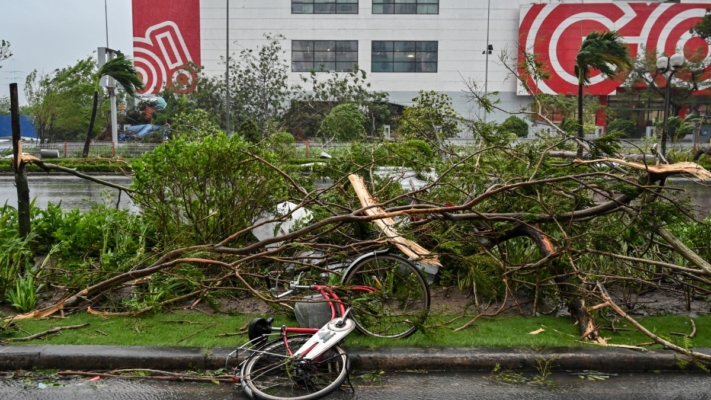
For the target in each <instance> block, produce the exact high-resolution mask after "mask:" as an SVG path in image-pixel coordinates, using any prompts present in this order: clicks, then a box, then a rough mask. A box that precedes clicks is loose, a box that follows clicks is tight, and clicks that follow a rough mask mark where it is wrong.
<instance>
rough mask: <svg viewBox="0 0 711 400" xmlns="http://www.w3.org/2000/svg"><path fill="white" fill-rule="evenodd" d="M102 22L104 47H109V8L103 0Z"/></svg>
mask: <svg viewBox="0 0 711 400" xmlns="http://www.w3.org/2000/svg"><path fill="white" fill-rule="evenodd" d="M104 20H105V21H106V47H109V7H108V6H107V5H106V0H104Z"/></svg>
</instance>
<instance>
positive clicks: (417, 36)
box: [133, 0, 711, 120]
mask: <svg viewBox="0 0 711 400" xmlns="http://www.w3.org/2000/svg"><path fill="white" fill-rule="evenodd" d="M539 3H540V4H539ZM133 7H134V10H133V14H134V36H135V38H134V43H135V46H134V54H135V60H136V66H137V68H138V69H139V71H140V72H141V75H142V77H143V80H144V82H145V83H146V85H147V91H151V92H157V91H159V90H160V89H161V88H162V86H163V85H164V84H170V82H171V81H173V80H178V81H181V82H184V81H186V80H190V79H191V77H190V76H186V75H187V74H186V73H185V72H184V71H183V72H181V71H180V67H181V66H182V65H184V64H185V63H186V62H188V61H191V62H194V63H196V64H199V65H202V66H204V70H205V71H206V72H207V73H208V74H210V75H214V76H218V75H224V73H225V65H224V63H223V60H224V57H225V56H226V55H227V53H228V50H227V46H228V43H229V53H230V54H231V55H232V56H233V57H234V56H235V55H237V54H238V53H239V51H241V50H242V49H247V48H255V47H257V46H260V45H264V44H265V43H266V41H265V39H264V35H265V34H272V35H277V34H279V35H283V36H284V37H285V39H284V40H282V41H281V44H282V47H283V48H284V50H285V54H284V56H285V58H286V59H287V61H288V62H289V63H290V65H291V75H290V80H291V82H292V83H301V80H300V75H308V73H309V72H308V71H309V70H310V69H315V70H319V69H321V68H325V69H328V70H336V71H348V70H349V69H351V68H352V65H353V64H358V66H359V68H360V69H363V70H365V71H366V72H367V73H368V81H369V82H370V83H371V87H372V89H373V90H379V91H385V92H388V93H389V95H390V101H391V102H392V103H396V104H402V105H409V104H411V101H412V98H413V97H415V96H416V95H417V93H418V92H419V91H420V90H425V91H429V90H434V91H437V92H440V93H445V94H448V95H449V96H451V97H452V99H453V101H454V105H455V107H456V108H457V110H458V111H459V112H460V113H461V114H462V115H464V116H465V117H472V118H473V117H475V116H476V115H477V113H478V109H477V108H476V107H475V106H474V105H473V104H472V103H471V102H469V101H468V99H467V92H468V89H467V85H466V82H475V83H476V85H477V87H478V89H479V90H480V91H482V92H483V91H485V90H486V91H487V92H489V93H491V92H498V97H499V98H500V100H501V104H500V106H501V107H502V108H504V109H507V110H511V111H516V110H519V109H521V108H522V107H525V106H527V105H528V104H529V103H530V101H531V97H530V96H529V95H528V94H527V93H526V92H525V91H523V90H521V86H520V85H517V82H516V79H515V77H514V76H512V74H511V72H510V71H509V70H508V69H507V68H506V67H505V66H504V65H503V63H502V62H501V60H500V59H499V56H500V55H501V53H502V52H505V53H507V54H508V55H509V56H510V57H511V58H512V60H511V61H512V62H513V65H515V58H516V56H517V55H518V53H519V51H521V50H523V49H524V48H525V49H527V51H533V52H535V53H536V54H537V55H539V54H540V53H544V54H540V55H541V56H542V57H543V58H544V59H545V60H546V64H547V66H548V68H549V69H550V71H551V73H552V75H553V77H552V79H551V83H550V84H545V83H543V84H538V85H536V83H534V85H533V86H534V87H536V88H538V89H539V90H541V91H543V92H548V93H558V94H570V93H574V92H573V91H571V90H570V88H571V86H570V84H571V83H570V78H571V73H572V67H573V64H574V59H575V54H577V49H578V48H579V44H580V42H581V41H582V40H583V38H584V37H585V35H586V34H587V33H588V32H589V31H590V30H605V29H616V30H618V31H620V32H621V33H622V35H623V36H624V37H625V40H627V42H628V43H629V44H630V48H631V51H632V52H633V54H638V53H639V51H641V49H642V48H644V47H645V46H649V45H650V43H649V40H648V39H649V37H650V36H654V37H655V38H657V39H655V41H654V43H653V46H656V47H658V48H659V49H660V50H662V51H665V50H668V47H669V46H671V48H672V49H674V48H678V47H679V46H680V45H681V46H682V48H684V46H691V45H694V46H699V45H701V44H700V43H698V42H694V41H693V40H692V41H691V44H688V43H689V40H690V39H689V35H688V34H687V32H688V28H689V27H690V26H693V24H695V23H696V22H698V20H700V18H701V17H702V16H703V15H704V13H705V9H706V8H709V7H711V0H710V1H699V0H696V1H694V2H684V1H682V2H681V3H679V4H668V3H665V4H661V2H660V1H657V2H620V1H611V0H608V1H604V0H601V1H590V0H587V1H571V0H567V1H565V2H563V1H560V2H558V1H556V0H550V1H545V2H543V1H539V2H532V1H531V0H493V1H492V0H150V1H149V0H133ZM228 15H229V17H228ZM228 25H229V31H228V29H227V26H228ZM529 34H530V35H529ZM645 35H646V36H645ZM531 36H535V37H531ZM487 38H488V39H487ZM541 42H544V43H545V46H544V47H541V45H540V43H541ZM536 46H538V47H536ZM576 46H577V48H576ZM706 51H707V55H708V46H706ZM573 79H574V76H573ZM601 81H602V79H599V80H594V83H595V84H598V83H601ZM616 86H617V85H616V84H612V86H610V84H609V83H608V84H607V85H605V84H601V85H600V86H599V87H598V88H596V87H595V85H594V84H593V85H591V87H590V88H589V93H591V94H597V95H600V96H607V95H611V94H614V92H615V88H616ZM490 118H493V119H496V120H501V119H503V118H505V114H502V113H498V114H495V115H493V116H491V117H490Z"/></svg>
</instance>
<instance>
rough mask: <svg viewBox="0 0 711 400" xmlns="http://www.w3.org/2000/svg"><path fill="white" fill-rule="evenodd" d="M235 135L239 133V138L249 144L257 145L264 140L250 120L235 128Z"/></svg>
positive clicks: (254, 123)
mask: <svg viewBox="0 0 711 400" xmlns="http://www.w3.org/2000/svg"><path fill="white" fill-rule="evenodd" d="M237 133H239V134H240V136H242V137H243V138H244V140H246V141H248V142H249V143H259V142H261V141H262V139H263V138H264V136H263V135H262V131H261V130H260V129H259V126H258V125H257V123H256V122H254V121H252V120H251V119H248V120H246V121H244V122H242V124H240V126H239V128H237Z"/></svg>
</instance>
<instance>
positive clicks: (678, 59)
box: [669, 54, 686, 69]
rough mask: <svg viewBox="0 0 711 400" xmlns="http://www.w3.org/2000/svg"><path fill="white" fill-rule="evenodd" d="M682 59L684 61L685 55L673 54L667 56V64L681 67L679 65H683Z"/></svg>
mask: <svg viewBox="0 0 711 400" xmlns="http://www.w3.org/2000/svg"><path fill="white" fill-rule="evenodd" d="M684 61H686V60H685V57H684V56H683V55H681V54H674V55H673V56H671V57H669V64H670V66H671V67H672V68H674V69H679V68H681V66H682V65H684Z"/></svg>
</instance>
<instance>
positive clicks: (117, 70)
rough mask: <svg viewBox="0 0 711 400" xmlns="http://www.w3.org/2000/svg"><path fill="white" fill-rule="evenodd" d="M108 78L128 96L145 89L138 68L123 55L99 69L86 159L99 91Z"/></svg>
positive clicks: (96, 75)
mask: <svg viewBox="0 0 711 400" xmlns="http://www.w3.org/2000/svg"><path fill="white" fill-rule="evenodd" d="M105 76H108V77H110V78H113V79H114V80H115V81H116V82H117V83H118V84H119V85H121V87H123V90H125V91H126V94H128V95H129V96H134V95H135V94H136V90H140V89H142V88H143V83H142V82H141V78H139V77H138V73H137V72H136V68H135V67H134V66H133V63H132V62H131V60H129V59H128V58H126V57H125V56H123V55H120V56H118V57H116V58H113V59H111V60H109V61H107V62H106V63H104V65H102V66H101V68H99V70H98V71H97V72H96V74H94V85H95V88H94V105H93V108H92V110H91V119H90V120H89V130H87V132H86V140H85V141H84V151H83V152H82V157H84V158H86V157H87V156H88V155H89V143H91V137H92V132H93V131H94V120H95V119H96V111H97V108H98V106H99V91H100V90H101V78H103V77H105Z"/></svg>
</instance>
